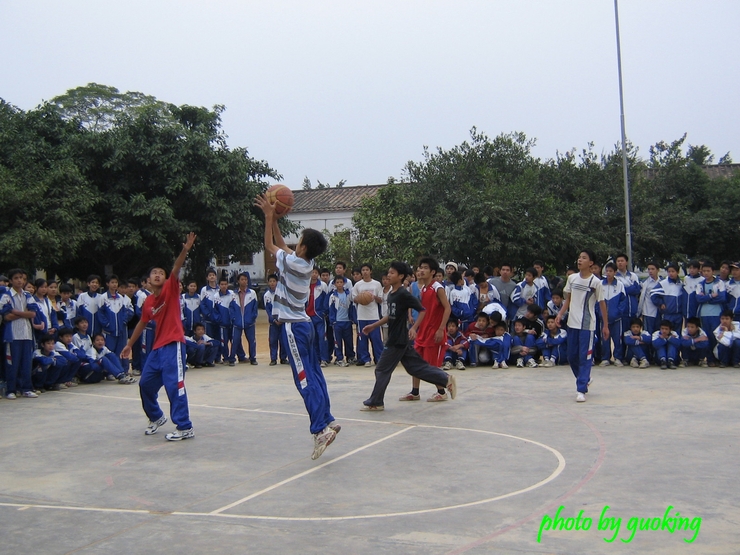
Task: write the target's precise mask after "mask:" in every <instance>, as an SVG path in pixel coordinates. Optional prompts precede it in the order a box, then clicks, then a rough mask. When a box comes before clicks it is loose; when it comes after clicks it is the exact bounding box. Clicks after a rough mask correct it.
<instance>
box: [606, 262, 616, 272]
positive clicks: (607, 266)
mask: <svg viewBox="0 0 740 555" xmlns="http://www.w3.org/2000/svg"><path fill="white" fill-rule="evenodd" d="M609 268H611V269H612V270H614V271H615V272H616V271H617V265H616V264H614V262H607V263H606V265H605V266H604V270H608V269H609Z"/></svg>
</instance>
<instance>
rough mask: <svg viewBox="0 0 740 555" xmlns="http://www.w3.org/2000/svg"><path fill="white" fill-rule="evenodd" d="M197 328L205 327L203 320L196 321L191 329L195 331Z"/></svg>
mask: <svg viewBox="0 0 740 555" xmlns="http://www.w3.org/2000/svg"><path fill="white" fill-rule="evenodd" d="M197 328H203V329H206V325H205V324H204V323H203V322H196V323H195V324H193V331H195V330H196V329H197Z"/></svg>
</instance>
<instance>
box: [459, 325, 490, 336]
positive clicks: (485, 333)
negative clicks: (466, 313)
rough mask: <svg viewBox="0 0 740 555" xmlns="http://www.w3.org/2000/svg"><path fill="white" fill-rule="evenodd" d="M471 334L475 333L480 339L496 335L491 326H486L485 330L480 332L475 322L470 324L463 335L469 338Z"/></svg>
mask: <svg viewBox="0 0 740 555" xmlns="http://www.w3.org/2000/svg"><path fill="white" fill-rule="evenodd" d="M471 333H476V334H478V335H480V336H481V337H493V336H494V335H496V332H495V331H494V329H493V326H488V327H487V328H486V329H484V330H482V329H480V328H478V327H477V326H476V325H475V322H470V325H469V326H468V329H467V330H465V335H467V336H468V337H470V334H471Z"/></svg>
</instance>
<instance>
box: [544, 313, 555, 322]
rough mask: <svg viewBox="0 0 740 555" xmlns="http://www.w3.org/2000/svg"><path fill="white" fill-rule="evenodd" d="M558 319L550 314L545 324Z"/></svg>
mask: <svg viewBox="0 0 740 555" xmlns="http://www.w3.org/2000/svg"><path fill="white" fill-rule="evenodd" d="M557 319H558V317H557V316H555V315H554V314H549V315H548V316H547V318H545V323H547V322H549V321H550V320H557Z"/></svg>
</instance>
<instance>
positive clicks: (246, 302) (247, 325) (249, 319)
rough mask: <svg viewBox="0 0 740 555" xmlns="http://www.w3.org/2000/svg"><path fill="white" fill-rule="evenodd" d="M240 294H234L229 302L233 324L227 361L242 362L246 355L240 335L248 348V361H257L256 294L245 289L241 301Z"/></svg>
mask: <svg viewBox="0 0 740 555" xmlns="http://www.w3.org/2000/svg"><path fill="white" fill-rule="evenodd" d="M240 295H241V292H240V291H235V292H234V300H233V301H231V305H230V306H229V311H230V313H231V323H232V324H233V336H232V338H231V353H230V354H229V359H230V360H234V358H235V357H239V360H244V359H245V358H246V357H247V354H246V353H245V352H244V346H243V345H242V333H244V336H245V337H246V338H247V346H248V348H249V360H250V361H256V360H257V340H256V339H255V334H254V332H255V322H256V321H257V294H256V293H255V292H254V290H253V289H249V288H247V289H246V291H244V299H243V301H242V299H241V296H240Z"/></svg>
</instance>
